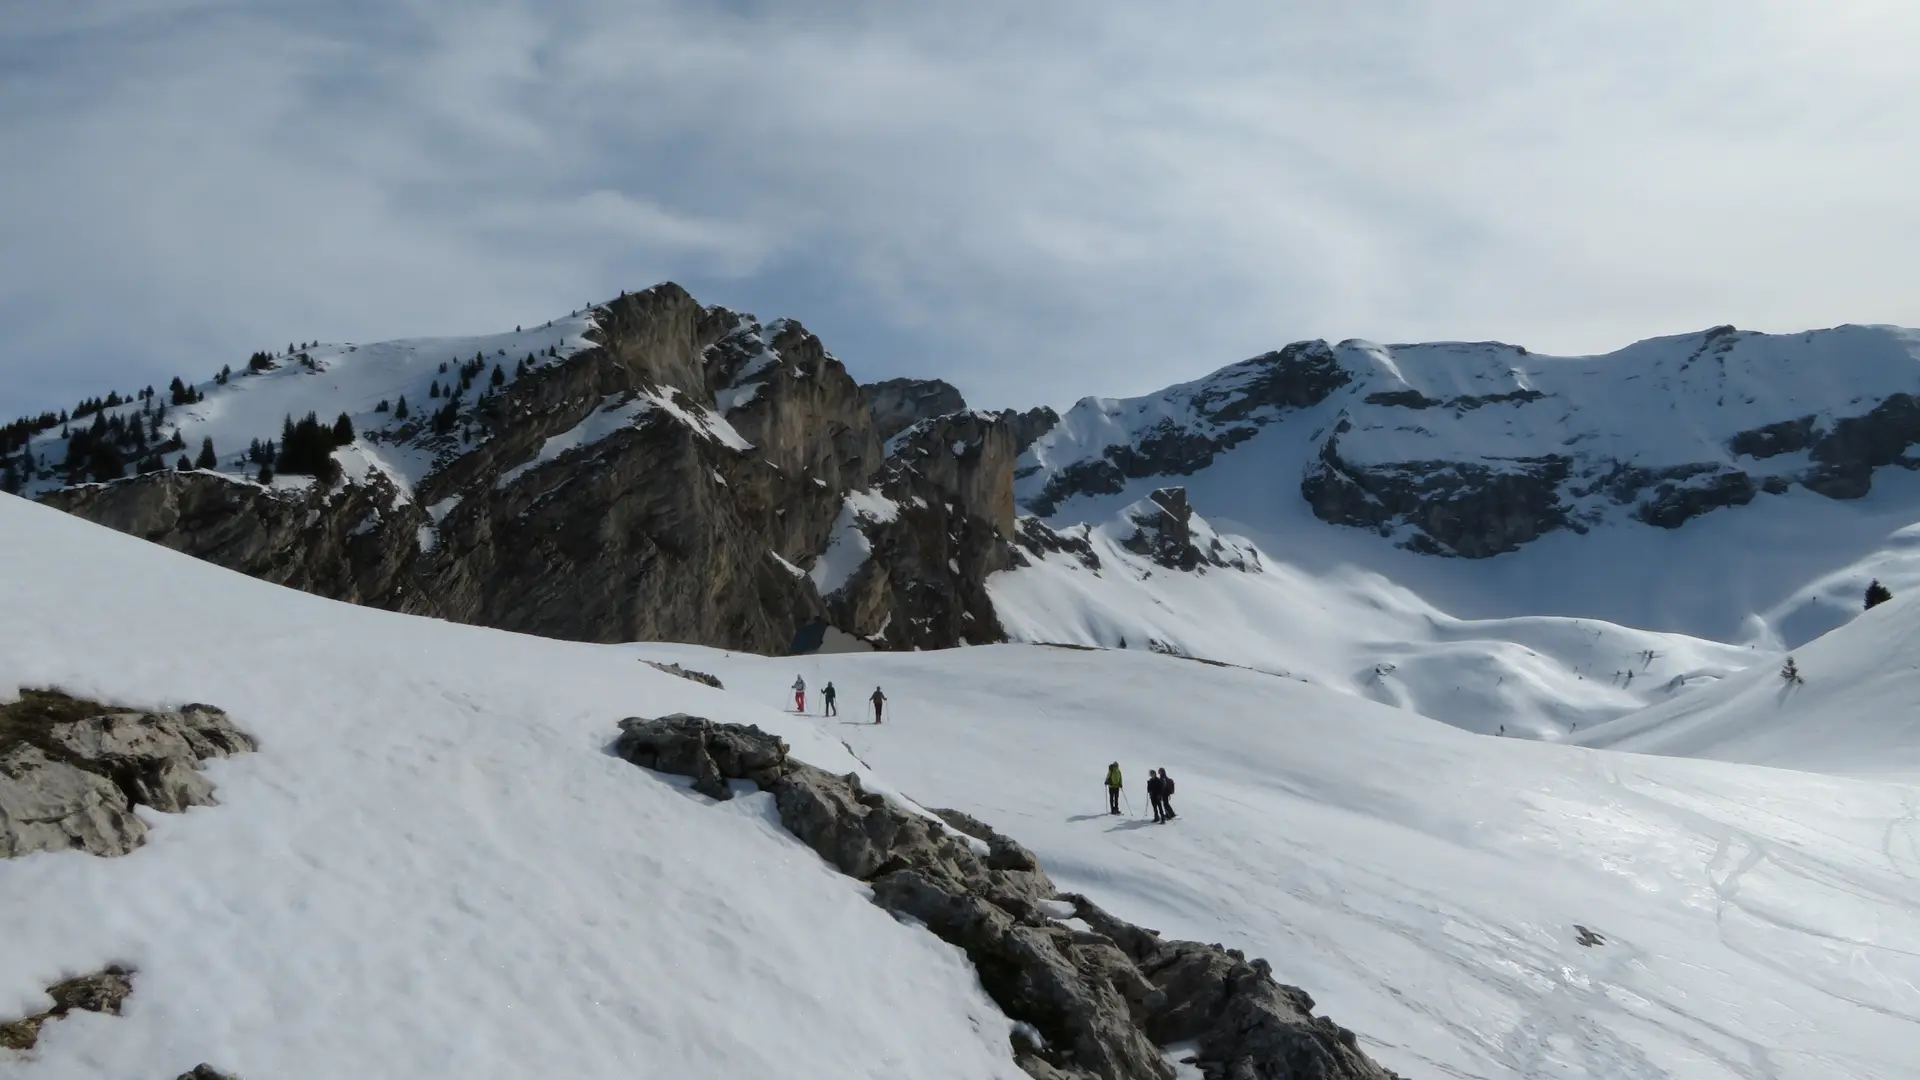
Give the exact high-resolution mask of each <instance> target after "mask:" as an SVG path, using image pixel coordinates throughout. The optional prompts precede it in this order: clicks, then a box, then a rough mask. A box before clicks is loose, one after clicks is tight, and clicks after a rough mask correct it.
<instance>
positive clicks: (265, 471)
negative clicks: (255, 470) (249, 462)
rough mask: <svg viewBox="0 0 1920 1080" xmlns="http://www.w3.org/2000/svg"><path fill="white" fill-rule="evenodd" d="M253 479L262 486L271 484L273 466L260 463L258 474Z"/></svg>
mask: <svg viewBox="0 0 1920 1080" xmlns="http://www.w3.org/2000/svg"><path fill="white" fill-rule="evenodd" d="M254 479H255V480H258V481H259V482H260V483H262V484H271V483H273V466H272V465H271V464H269V463H267V462H264V461H263V462H261V463H260V473H259V475H258V476H255V477H254Z"/></svg>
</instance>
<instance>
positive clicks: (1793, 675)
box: [1780, 656, 1806, 684]
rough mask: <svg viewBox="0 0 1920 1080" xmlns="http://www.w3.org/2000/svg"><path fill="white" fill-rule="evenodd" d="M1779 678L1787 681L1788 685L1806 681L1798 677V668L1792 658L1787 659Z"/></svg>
mask: <svg viewBox="0 0 1920 1080" xmlns="http://www.w3.org/2000/svg"><path fill="white" fill-rule="evenodd" d="M1780 677H1781V678H1783V679H1785V680H1787V682H1788V683H1789V684H1799V683H1802V682H1805V681H1806V680H1805V679H1802V678H1801V677H1800V666H1799V665H1798V664H1795V663H1794V662H1793V657H1791V656H1789V657H1787V664H1786V666H1785V667H1783V668H1781V669H1780Z"/></svg>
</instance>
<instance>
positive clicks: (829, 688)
mask: <svg viewBox="0 0 1920 1080" xmlns="http://www.w3.org/2000/svg"><path fill="white" fill-rule="evenodd" d="M837 693H838V691H836V690H835V689H834V688H833V682H832V680H828V682H827V685H826V686H825V687H824V688H823V689H821V691H820V706H821V708H822V709H823V710H824V711H823V712H822V713H821V714H820V715H822V716H839V715H840V710H839V709H837V708H835V707H834V704H833V699H834V697H835V695H836V694H837Z"/></svg>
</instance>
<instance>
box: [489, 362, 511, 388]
mask: <svg viewBox="0 0 1920 1080" xmlns="http://www.w3.org/2000/svg"><path fill="white" fill-rule="evenodd" d="M487 382H488V383H489V384H491V385H493V386H496V387H498V386H505V385H506V383H507V373H506V372H505V371H502V370H501V369H500V365H499V364H495V365H493V377H492V378H491V379H488V380H487Z"/></svg>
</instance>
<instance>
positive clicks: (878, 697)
mask: <svg viewBox="0 0 1920 1080" xmlns="http://www.w3.org/2000/svg"><path fill="white" fill-rule="evenodd" d="M839 697H840V692H839V691H838V690H835V689H834V688H833V683H832V682H831V681H829V682H828V683H827V685H826V686H825V687H824V688H823V689H822V690H821V691H820V708H821V711H820V715H821V716H839V715H840V707H839V706H838V705H836V704H835V702H836V701H837V700H838V699H839ZM867 700H868V701H869V702H871V703H872V704H873V722H874V723H876V724H877V723H879V722H880V718H881V714H882V713H884V712H885V711H886V708H887V695H885V694H883V693H881V692H880V688H879V687H877V686H876V687H874V688H873V693H872V695H870V696H869V697H868V698H867ZM793 711H794V712H801V713H803V712H806V711H807V680H806V677H805V676H804V675H795V676H794V677H793Z"/></svg>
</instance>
